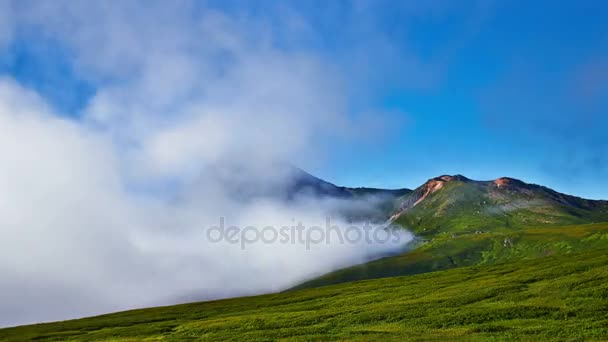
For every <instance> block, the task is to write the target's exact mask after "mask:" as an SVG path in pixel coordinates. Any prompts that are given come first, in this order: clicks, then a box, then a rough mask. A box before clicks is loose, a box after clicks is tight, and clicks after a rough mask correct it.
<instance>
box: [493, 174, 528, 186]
mask: <svg viewBox="0 0 608 342" xmlns="http://www.w3.org/2000/svg"><path fill="white" fill-rule="evenodd" d="M494 185H496V187H497V188H499V189H507V188H519V187H526V186H527V184H526V183H524V182H522V181H520V180H519V179H515V178H510V177H501V178H498V179H496V180H494Z"/></svg>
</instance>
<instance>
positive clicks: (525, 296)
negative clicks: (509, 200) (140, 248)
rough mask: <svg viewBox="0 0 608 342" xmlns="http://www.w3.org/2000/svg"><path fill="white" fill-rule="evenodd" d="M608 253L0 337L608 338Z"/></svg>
mask: <svg viewBox="0 0 608 342" xmlns="http://www.w3.org/2000/svg"><path fill="white" fill-rule="evenodd" d="M607 251H608V250H606V249H597V250H589V251H585V252H581V253H571V254H570V255H568V256H564V255H560V256H548V257H544V258H540V259H537V260H527V261H518V262H515V263H506V264H503V265H491V266H475V267H463V268H457V269H453V270H447V271H440V272H433V273H427V274H421V275H417V276H409V277H395V278H387V279H376V280H367V281H361V282H353V283H346V284H340V285H335V286H328V287H322V288H317V289H305V290H299V291H294V292H288V293H280V294H271V295H263V296H256V297H246V298H236V299H228V300H220V301H211V302H203V303H195V304H186V305H177V306H171V307H159V308H152V309H143V310H135V311H128V312H121V313H116V314H110V315H104V316H98V317H93V318H86V319H81V320H73V321H66V322H57V323H50V324H39V325H32V326H23V327H17V328H9V329H3V330H0V340H2V341H29V340H38V341H58V340H61V341H66V340H68V341H69V340H74V341H76V340H77V341H135V340H147V341H193V340H224V341H226V340H228V341H229V340H232V341H241V340H244V339H246V340H276V339H285V340H327V339H334V340H337V339H341V340H343V339H348V340H362V341H364V340H370V339H382V340H387V341H388V340H396V341H398V340H403V339H410V340H411V339H418V340H431V339H434V340H445V339H454V338H459V339H468V340H486V339H492V340H522V339H524V340H531V339H535V340H556V339H561V340H566V339H567V340H605V339H606V338H607V337H608V254H607V253H606V252H607Z"/></svg>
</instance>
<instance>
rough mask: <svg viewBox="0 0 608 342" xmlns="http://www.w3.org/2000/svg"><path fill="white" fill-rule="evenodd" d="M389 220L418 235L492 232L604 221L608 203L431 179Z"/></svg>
mask: <svg viewBox="0 0 608 342" xmlns="http://www.w3.org/2000/svg"><path fill="white" fill-rule="evenodd" d="M390 219H391V221H393V222H395V223H398V224H400V225H402V226H404V227H408V228H409V229H412V230H413V231H415V232H416V233H418V234H420V235H423V236H432V235H435V234H439V233H442V232H449V233H459V232H472V231H477V230H493V229H497V228H502V227H504V228H509V227H513V228H518V227H526V226H540V225H565V224H582V223H593V222H602V221H608V202H607V201H594V200H587V199H583V198H579V197H575V196H570V195H565V194H562V193H559V192H556V191H554V190H551V189H549V188H546V187H544V186H540V185H535V184H527V183H525V182H523V181H520V180H517V179H513V178H508V177H503V178H498V179H496V180H493V181H474V180H471V179H468V178H466V177H464V176H461V175H455V176H440V177H436V178H432V179H430V180H429V181H427V182H426V183H425V184H423V185H422V186H420V187H418V188H417V189H415V190H414V191H412V192H411V193H408V194H405V195H403V196H402V197H400V198H399V199H397V202H396V209H395V210H394V212H393V213H392V215H391V218H390Z"/></svg>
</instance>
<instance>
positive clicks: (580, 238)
mask: <svg viewBox="0 0 608 342" xmlns="http://www.w3.org/2000/svg"><path fill="white" fill-rule="evenodd" d="M505 240H508V242H507V244H506V245H505ZM596 248H608V223H596V224H586V225H574V226H563V227H540V228H521V229H517V230H513V229H497V230H495V231H492V232H484V233H481V234H477V233H468V232H467V233H455V234H448V233H444V234H439V235H437V236H436V237H435V238H433V239H430V240H427V241H426V242H424V243H422V244H421V245H420V246H419V247H418V248H416V249H415V250H413V251H411V252H408V253H405V254H401V255H397V256H394V257H388V258H384V259H380V260H376V261H372V262H369V263H366V264H362V265H357V266H353V267H349V268H346V269H342V270H338V271H335V272H332V273H329V274H327V275H324V276H322V277H319V278H316V279H313V280H311V281H308V282H306V283H304V284H301V285H299V286H298V287H297V288H298V289H299V288H308V287H318V286H324V285H329V284H338V283H343V282H348V281H354V280H362V279H373V278H384V277H394V276H401V275H413V274H420V273H425V272H432V271H438V270H446V269H452V268H456V267H461V266H473V265H492V264H498V263H504V262H510V261H517V260H531V259H535V258H539V257H543V256H548V255H560V254H564V255H567V254H570V253H574V252H578V251H584V250H587V249H596Z"/></svg>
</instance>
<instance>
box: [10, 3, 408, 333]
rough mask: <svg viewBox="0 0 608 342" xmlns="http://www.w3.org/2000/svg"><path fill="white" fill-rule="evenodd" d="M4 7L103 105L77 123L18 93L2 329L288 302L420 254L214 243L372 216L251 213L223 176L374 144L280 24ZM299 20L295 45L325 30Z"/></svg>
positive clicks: (152, 6) (251, 206) (175, 13)
mask: <svg viewBox="0 0 608 342" xmlns="http://www.w3.org/2000/svg"><path fill="white" fill-rule="evenodd" d="M2 6H3V9H2V11H1V13H3V14H4V17H5V18H2V19H7V20H0V23H1V24H0V25H1V26H0V46H2V45H4V46H6V45H7V44H10V43H11V42H12V41H15V40H18V39H21V40H25V41H27V39H34V38H35V39H36V40H39V39H43V40H45V41H47V42H50V43H51V45H53V46H56V47H57V48H60V49H63V50H65V51H67V52H68V55H69V56H70V57H71V61H70V63H71V65H72V67H73V68H74V70H75V73H76V74H77V75H78V77H80V78H81V79H83V80H85V81H86V82H88V83H90V84H92V85H94V88H95V92H94V95H93V96H92V97H91V98H90V99H89V101H88V103H87V104H86V105H85V106H84V107H83V108H82V109H81V110H80V111H79V112H77V113H64V112H61V110H60V109H57V108H55V107H54V106H52V105H51V104H49V103H48V101H47V99H45V98H44V97H43V96H41V95H40V94H38V93H36V92H35V91H34V90H31V89H28V88H26V87H25V86H23V85H21V84H19V83H18V82H17V81H15V80H14V79H11V78H3V79H1V80H0V165H1V167H0V189H1V190H0V251H1V252H0V273H2V280H1V281H0V302H1V303H2V306H1V307H0V325H2V326H7V325H15V324H23V323H32V322H39V321H48V320H58V319H66V318H72V317H80V316H84V315H91V314H98V313H103V312H109V311H115V310H123V309H128V308H135V307H143V306H151V305H160V304H172V303H176V302H181V301H186V300H194V299H208V298H220V297H227V296H236V295H245V294H254V293H262V292H268V291H277V290H281V289H285V288H287V287H289V286H292V285H294V284H296V283H297V282H300V281H302V280H304V279H306V278H308V277H311V276H315V275H319V274H322V273H325V272H328V271H331V270H333V269H336V268H339V267H344V266H347V265H351V264H355V263H359V262H363V261H365V260H368V259H369V258H373V257H375V256H378V255H380V254H383V253H390V252H392V251H397V250H400V249H401V248H403V245H404V244H405V243H407V242H408V241H409V240H410V239H411V237H410V236H409V234H408V233H406V232H401V233H400V234H399V241H398V242H395V243H388V244H378V243H368V242H366V241H358V242H357V243H346V244H339V243H330V244H318V245H315V246H313V248H311V249H310V250H307V249H306V248H304V246H303V245H302V244H273V245H271V246H269V245H268V244H252V245H251V246H249V247H248V248H247V249H243V248H240V247H241V246H239V245H238V244H230V243H226V242H222V243H210V242H209V241H208V239H207V236H206V229H208V228H209V227H212V226H213V225H217V223H218V219H219V218H220V217H225V218H226V220H227V221H229V222H230V224H232V225H237V226H242V227H244V226H251V225H253V226H258V227H264V226H268V225H274V226H277V227H280V226H282V225H290V224H293V223H294V222H296V221H301V222H303V223H304V224H306V225H308V226H311V225H319V226H322V225H324V222H325V217H326V216H327V215H330V214H331V213H332V210H334V209H339V208H343V207H345V206H346V207H351V206H352V205H358V206H366V205H368V204H367V203H366V202H365V201H367V200H366V199H364V200H363V201H364V202H358V203H352V202H348V201H345V200H324V201H318V200H314V199H310V198H305V199H302V200H301V201H295V202H292V203H284V202H281V201H276V200H273V199H259V200H254V201H240V200H235V198H234V196H233V193H232V189H227V188H226V187H225V186H223V184H224V183H221V182H216V181H215V179H214V178H209V177H208V176H207V175H208V174H209V173H208V171H209V170H210V169H212V168H214V167H217V166H218V165H233V164H234V165H238V166H239V167H242V168H244V169H245V170H246V175H247V177H246V178H245V179H246V182H252V184H260V183H264V182H267V181H268V180H273V181H278V182H280V180H281V179H283V178H284V177H286V176H285V175H284V174H282V173H280V172H277V170H276V169H274V168H272V167H268V165H273V164H272V163H274V162H275V161H284V160H292V161H293V160H294V159H295V161H297V162H298V163H299V164H304V165H305V164H306V163H311V162H315V161H317V160H318V159H319V150H320V149H322V146H323V144H324V143H326V141H327V139H329V138H330V137H331V138H335V137H340V138H344V139H349V138H350V137H353V136H356V134H357V133H359V132H357V129H356V127H358V124H357V122H356V121H353V119H352V118H350V117H349V116H348V115H346V114H345V107H346V104H345V101H344V93H345V89H344V84H343V83H342V79H341V77H340V75H339V73H338V72H337V70H336V68H335V66H334V65H332V64H330V63H327V62H326V61H325V60H324V59H323V58H320V57H319V56H317V55H316V54H315V53H313V52H312V51H308V50H306V49H302V50H297V49H293V48H290V47H289V46H288V45H287V46H283V44H284V43H285V41H284V40H283V39H278V38H277V37H276V34H277V33H276V32H274V31H273V29H272V27H271V26H269V25H268V23H265V22H264V21H263V20H262V21H260V20H254V19H253V18H252V17H250V16H248V15H247V14H246V13H240V14H239V13H237V14H234V13H233V14H231V15H227V14H226V13H224V12H222V11H220V10H216V9H212V8H209V7H203V6H201V5H200V4H198V3H197V2H185V1H184V2H179V5H177V4H175V5H174V4H173V3H170V2H148V1H146V2H145V3H144V2H142V3H140V2H137V1H124V2H115V3H112V4H111V5H110V4H105V3H103V2H67V1H56V2H53V3H41V2H36V3H30V2H28V1H25V2H22V1H20V2H10V1H9V2H6V1H5V2H2ZM9 19H10V20H9ZM286 20H287V21H286V22H283V23H282V25H280V27H282V28H283V29H284V30H294V32H300V31H301V30H304V31H305V30H306V29H307V28H306V23H305V22H303V21H300V20H298V18H297V17H296V16H289V18H288V19H286ZM294 35H295V34H294ZM285 36H289V34H286V33H285V32H281V37H285ZM295 36H297V35H295ZM240 175H241V176H242V174H240ZM233 180H234V182H237V181H242V179H240V178H239V179H236V178H234V179H233ZM230 181H231V178H228V183H230ZM334 223H335V224H336V225H338V226H341V227H346V226H347V225H348V223H347V222H346V221H344V220H341V219H340V218H338V217H336V218H335V221H334Z"/></svg>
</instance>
